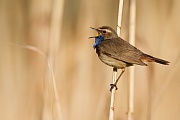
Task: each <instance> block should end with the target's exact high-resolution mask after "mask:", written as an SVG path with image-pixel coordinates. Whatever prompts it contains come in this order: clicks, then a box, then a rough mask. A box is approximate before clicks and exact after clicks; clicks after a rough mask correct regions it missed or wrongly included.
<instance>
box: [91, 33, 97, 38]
mask: <svg viewBox="0 0 180 120" xmlns="http://www.w3.org/2000/svg"><path fill="white" fill-rule="evenodd" d="M98 36H99V33H97V34H96V36H92V37H89V39H90V38H97V37H98Z"/></svg>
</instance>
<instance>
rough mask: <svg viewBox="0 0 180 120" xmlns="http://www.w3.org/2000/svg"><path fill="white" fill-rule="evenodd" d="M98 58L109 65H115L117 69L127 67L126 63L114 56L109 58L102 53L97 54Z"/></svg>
mask: <svg viewBox="0 0 180 120" xmlns="http://www.w3.org/2000/svg"><path fill="white" fill-rule="evenodd" d="M99 59H100V60H101V61H102V62H103V63H105V64H107V65H109V66H111V67H116V68H118V69H123V68H125V67H127V63H125V62H123V61H120V60H116V59H114V58H111V57H109V56H106V55H103V54H101V55H99Z"/></svg>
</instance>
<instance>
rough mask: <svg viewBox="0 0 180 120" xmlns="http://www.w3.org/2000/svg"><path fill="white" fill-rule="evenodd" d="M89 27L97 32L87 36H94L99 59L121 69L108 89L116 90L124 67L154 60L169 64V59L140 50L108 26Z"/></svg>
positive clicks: (94, 46)
mask: <svg viewBox="0 0 180 120" xmlns="http://www.w3.org/2000/svg"><path fill="white" fill-rule="evenodd" d="M90 28H91V29H93V30H95V31H96V32H97V35H96V36H93V37H89V38H95V44H94V45H93V48H94V49H95V50H96V53H97V55H98V57H99V59H100V60H101V61H102V62H103V63H105V64H106V65H108V66H111V67H113V68H115V69H121V70H122V72H121V73H120V75H119V77H118V78H117V79H116V81H115V82H114V83H113V84H110V86H111V87H110V91H112V89H113V88H114V87H115V88H116V90H117V86H116V85H117V83H118V80H119V78H120V77H121V76H122V74H123V73H124V72H125V68H126V67H130V66H133V65H140V66H147V64H146V63H145V62H156V63H159V64H162V65H169V63H170V62H169V61H166V60H163V59H160V58H156V57H153V56H151V55H148V54H146V53H144V52H142V51H141V50H139V49H138V48H136V47H134V46H133V45H131V44H130V43H129V42H127V41H125V40H123V39H122V38H121V37H119V36H118V34H117V33H116V31H115V30H114V29H113V28H111V27H109V26H101V27H98V28H93V27H90Z"/></svg>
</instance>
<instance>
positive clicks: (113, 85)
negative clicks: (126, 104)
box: [110, 84, 118, 92]
mask: <svg viewBox="0 0 180 120" xmlns="http://www.w3.org/2000/svg"><path fill="white" fill-rule="evenodd" d="M110 86H111V88H110V91H111V92H112V90H113V89H114V88H116V90H117V89H118V88H117V86H116V84H110Z"/></svg>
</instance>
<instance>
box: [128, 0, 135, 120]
mask: <svg viewBox="0 0 180 120" xmlns="http://www.w3.org/2000/svg"><path fill="white" fill-rule="evenodd" d="M135 27H136V0H130V13H129V42H130V43H131V44H132V45H135ZM134 74H135V68H134V67H130V68H129V82H128V84H129V85H128V86H129V91H128V93H129V94H128V96H129V98H128V114H127V116H128V117H127V118H128V120H134V115H133V114H134Z"/></svg>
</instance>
